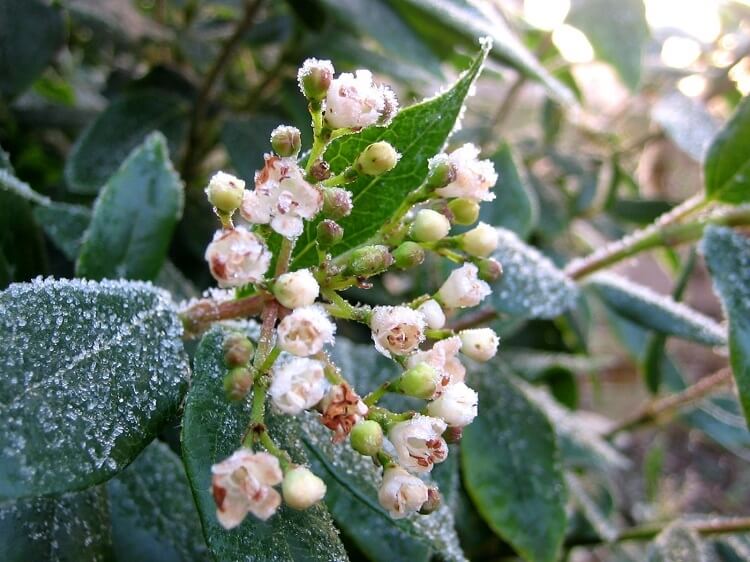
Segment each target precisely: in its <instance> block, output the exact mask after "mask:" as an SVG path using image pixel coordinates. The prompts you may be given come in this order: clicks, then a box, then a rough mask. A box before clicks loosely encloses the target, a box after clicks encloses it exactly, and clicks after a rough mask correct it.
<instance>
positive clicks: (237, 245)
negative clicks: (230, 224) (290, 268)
mask: <svg viewBox="0 0 750 562" xmlns="http://www.w3.org/2000/svg"><path fill="white" fill-rule="evenodd" d="M206 261H207V262H208V266H209V269H210V270H211V275H213V276H214V279H216V281H218V283H219V286H220V287H240V286H242V285H246V284H248V283H257V282H258V281H260V280H261V279H263V275H264V274H265V273H266V271H267V270H268V266H269V265H270V264H271V252H269V251H268V248H266V245H265V244H264V243H263V241H262V240H261V239H260V238H259V237H258V236H256V235H255V234H253V233H252V232H248V231H247V230H246V229H244V228H243V227H241V226H238V227H237V228H234V229H232V230H220V231H218V232H217V233H216V234H215V235H214V239H213V241H212V242H211V243H210V244H209V245H208V248H206Z"/></svg>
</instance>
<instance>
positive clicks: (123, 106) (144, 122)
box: [65, 90, 189, 195]
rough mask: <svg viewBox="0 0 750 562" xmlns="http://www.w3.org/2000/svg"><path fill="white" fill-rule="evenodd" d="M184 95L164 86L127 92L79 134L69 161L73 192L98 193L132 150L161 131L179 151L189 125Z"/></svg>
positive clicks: (68, 176) (67, 172)
mask: <svg viewBox="0 0 750 562" xmlns="http://www.w3.org/2000/svg"><path fill="white" fill-rule="evenodd" d="M188 111H189V109H188V104H187V102H186V100H185V99H184V98H181V97H179V96H177V95H174V94H168V93H166V92H163V91H160V90H148V91H146V90H144V91H139V92H135V93H132V94H126V95H124V96H122V97H120V98H118V99H116V100H115V101H113V102H112V103H111V104H110V105H109V106H108V107H107V109H105V110H104V112H102V113H101V115H99V117H97V119H96V121H94V122H93V123H92V124H91V125H90V126H89V127H88V128H87V129H86V131H84V132H83V134H82V135H81V136H80V137H79V138H78V140H77V141H76V143H75V145H74V146H73V149H72V150H71V152H70V155H69V157H68V160H67V162H66V163H65V181H66V182H67V185H68V189H70V191H72V192H73V193H82V194H86V195H90V194H95V193H97V192H98V191H99V188H100V187H102V186H103V185H104V184H105V182H107V180H108V179H109V178H110V176H111V175H112V174H114V173H115V172H116V171H117V169H118V168H119V167H120V165H121V163H122V161H123V160H125V158H126V157H127V156H128V154H130V153H131V151H132V150H133V149H134V148H135V147H137V146H138V145H140V144H141V143H143V141H144V139H145V138H146V137H147V136H148V135H149V134H150V133H152V132H154V131H161V132H162V133H163V134H164V136H165V137H166V138H167V140H168V142H169V149H170V151H171V152H172V153H173V154H179V148H180V141H181V139H182V138H183V137H184V134H185V131H186V125H187V116H188Z"/></svg>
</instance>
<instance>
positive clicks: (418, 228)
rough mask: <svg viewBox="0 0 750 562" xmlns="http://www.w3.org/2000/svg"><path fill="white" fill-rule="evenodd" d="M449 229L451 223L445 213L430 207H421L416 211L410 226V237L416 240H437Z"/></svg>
mask: <svg viewBox="0 0 750 562" xmlns="http://www.w3.org/2000/svg"><path fill="white" fill-rule="evenodd" d="M450 230H451V223H450V221H449V220H448V219H447V218H446V217H445V215H443V214H441V213H438V212H437V211H433V210H432V209H422V210H420V211H419V212H418V213H417V216H416V218H415V219H414V224H412V226H411V232H410V234H411V237H412V238H414V240H417V241H418V242H437V241H438V240H442V239H443V238H445V237H446V236H448V233H449V232H450Z"/></svg>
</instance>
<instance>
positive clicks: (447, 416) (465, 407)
mask: <svg viewBox="0 0 750 562" xmlns="http://www.w3.org/2000/svg"><path fill="white" fill-rule="evenodd" d="M478 403H479V397H478V396H477V393H476V392H475V391H474V390H472V389H471V388H469V387H468V386H466V384H465V383H463V382H457V383H455V384H451V385H449V386H448V387H447V388H446V389H445V391H444V392H443V393H442V394H441V395H440V396H438V397H437V398H436V399H435V400H433V401H432V402H430V403H429V404H427V413H428V414H430V415H431V416H433V417H435V418H440V419H441V420H443V421H444V422H445V423H447V424H448V425H449V426H451V427H465V426H467V425H469V424H470V423H471V422H472V421H474V418H475V417H477V404H478Z"/></svg>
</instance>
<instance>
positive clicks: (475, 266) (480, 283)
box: [206, 59, 502, 528]
mask: <svg viewBox="0 0 750 562" xmlns="http://www.w3.org/2000/svg"><path fill="white" fill-rule="evenodd" d="M298 79H299V85H300V88H301V90H302V93H303V94H304V95H305V97H306V98H307V100H308V106H309V110H310V113H311V117H312V127H313V137H314V142H313V146H312V149H311V151H310V153H309V154H308V155H307V160H306V162H305V163H304V165H303V163H302V162H300V161H299V160H298V155H299V154H300V149H301V141H300V138H301V135H300V131H299V130H298V129H295V128H294V127H289V126H282V127H278V128H277V129H276V130H274V132H273V133H272V135H271V147H272V149H273V153H269V154H267V155H266V156H265V160H264V166H263V169H262V170H260V171H259V172H257V173H256V174H255V178H254V189H252V190H250V189H246V188H245V182H244V181H243V180H241V179H239V178H236V177H234V176H232V175H230V174H227V173H224V172H218V173H217V174H215V175H214V176H213V177H212V178H211V179H210V181H209V184H208V187H207V188H206V194H207V196H208V200H209V202H210V203H211V204H212V205H213V207H214V212H215V213H216V215H217V216H218V217H219V220H220V222H221V228H220V229H219V230H218V231H217V232H216V235H215V237H214V239H213V241H212V242H211V243H210V244H209V246H208V248H207V250H206V260H207V261H208V264H209V268H210V271H211V274H212V275H213V276H214V278H215V279H216V281H217V282H218V284H219V286H220V287H224V288H236V289H237V291H238V293H237V297H238V299H250V300H252V302H254V303H258V302H260V303H261V304H262V306H261V308H260V309H258V310H256V309H253V311H254V312H253V313H254V314H257V313H258V312H260V315H261V319H262V328H261V336H260V338H259V340H258V342H257V347H256V345H254V344H253V343H252V342H251V341H250V340H249V339H247V338H246V337H245V336H243V335H237V334H233V335H231V336H228V337H227V339H226V342H225V348H224V353H225V360H226V366H227V369H228V371H227V375H226V377H225V379H224V386H225V390H226V393H227V396H228V398H229V399H231V400H248V399H251V398H250V396H251V395H252V400H253V404H254V407H253V414H252V419H251V420H250V424H249V427H248V432H247V435H246V437H245V439H244V441H243V443H242V446H241V447H240V448H239V449H238V450H237V451H236V452H235V453H234V454H233V455H231V456H230V457H229V458H227V459H225V460H223V461H221V462H219V463H217V464H215V465H214V467H213V494H214V499H215V500H216V506H217V516H218V519H219V521H220V522H221V524H222V525H223V526H225V527H226V528H231V527H234V526H236V525H238V524H240V522H241V521H242V519H243V518H244V517H245V516H246V515H247V514H248V513H251V514H253V515H254V516H255V517H258V518H260V519H264V520H265V519H268V518H269V517H271V516H272V515H273V513H275V511H276V510H277V509H278V507H279V505H280V504H281V502H282V497H283V501H284V502H285V503H286V504H287V505H289V506H290V507H291V508H293V509H306V508H308V507H310V506H312V505H313V504H315V503H316V502H318V501H320V500H321V499H322V498H323V497H324V495H325V489H326V488H325V484H324V482H323V481H322V480H321V479H320V478H318V477H317V476H315V475H314V474H313V473H312V472H311V471H310V470H309V469H308V468H306V467H304V466H298V465H295V464H293V463H292V462H291V460H290V457H289V455H288V454H287V453H286V452H284V451H283V450H282V449H281V448H279V447H278V446H277V445H276V444H275V443H274V442H273V438H272V436H271V435H270V433H269V432H268V429H267V428H266V425H265V423H264V419H263V416H264V411H265V403H266V401H268V402H270V404H271V407H273V408H274V409H275V410H276V411H278V412H281V413H283V414H287V415H298V414H301V413H302V412H304V411H314V412H317V413H318V414H319V419H320V422H321V423H322V424H323V425H324V426H325V427H326V428H328V429H330V430H331V435H332V440H333V441H334V442H336V443H338V442H342V441H345V440H346V439H349V441H350V445H351V447H352V448H353V449H354V450H356V451H357V452H359V453H360V454H362V455H365V456H368V457H371V458H372V461H373V462H374V463H375V465H377V466H379V467H382V471H383V481H382V485H381V487H380V490H379V494H378V499H379V501H380V503H381V505H382V506H383V507H384V508H385V509H386V510H387V511H388V512H389V513H390V514H391V516H392V517H394V518H401V517H405V516H407V515H409V514H412V513H415V512H420V513H430V512H431V511H434V510H435V509H437V508H438V506H439V505H440V494H439V491H438V490H437V488H436V487H434V486H431V485H429V484H428V483H426V482H425V481H424V480H423V478H424V476H425V475H426V474H427V473H429V472H430V471H431V470H432V468H433V466H434V465H435V464H436V463H440V462H443V461H444V460H445V459H446V457H447V455H448V445H447V443H448V442H455V441H457V440H458V439H459V438H460V434H461V431H462V428H463V427H465V426H466V425H468V424H469V423H471V422H472V420H473V419H474V418H475V417H476V415H477V408H478V396H477V393H476V392H475V391H474V390H472V389H471V388H470V387H469V386H468V385H467V384H466V368H465V367H464V365H463V364H462V361H461V355H464V356H466V357H469V358H471V359H473V360H476V361H488V360H490V359H491V358H492V357H493V356H494V355H495V353H496V352H497V347H498V343H499V339H498V337H497V335H496V334H495V333H494V332H493V331H492V330H491V329H489V328H476V329H465V330H460V331H456V330H452V329H450V328H449V327H448V326H449V325H448V323H447V318H448V317H450V315H451V314H453V313H454V312H455V311H456V309H463V308H467V307H474V306H477V305H479V304H480V303H481V302H482V301H483V300H484V299H485V298H486V297H487V296H488V295H489V294H490V293H491V289H490V285H489V283H488V282H491V281H493V280H496V279H497V278H498V277H499V275H501V273H502V268H501V266H500V264H499V263H498V262H497V261H495V260H493V259H492V258H491V257H490V256H491V254H492V253H493V252H494V250H495V249H496V247H497V244H498V234H497V231H496V230H495V229H494V228H492V227H491V226H489V225H487V224H484V223H479V224H478V225H477V226H475V227H474V228H472V229H470V230H468V231H466V232H464V233H462V234H457V235H453V236H451V229H452V227H453V226H454V225H464V226H468V225H472V224H474V223H476V222H477V220H478V217H479V205H480V204H481V203H482V202H483V201H491V200H492V199H494V197H495V195H494V194H493V193H492V188H493V187H494V185H495V183H496V181H497V174H496V173H495V170H494V168H493V165H492V163H491V162H490V161H488V160H480V159H479V151H478V149H477V148H476V147H474V146H473V145H470V144H467V145H464V146H462V147H460V148H458V149H457V150H455V151H453V152H451V153H449V154H439V155H437V156H435V157H434V158H432V159H431V160H430V162H429V169H428V174H427V177H426V179H425V181H424V182H423V183H422V184H421V185H415V186H414V190H413V191H412V192H411V193H410V194H409V195H408V196H407V197H406V198H405V200H404V201H403V202H402V203H401V205H400V207H399V208H398V209H397V210H396V212H395V213H394V215H393V217H392V219H391V220H390V221H388V222H387V223H386V224H385V225H383V226H382V228H381V229H380V231H379V232H378V233H377V234H376V235H375V236H374V237H373V238H372V239H371V240H369V241H368V242H366V243H365V244H362V245H361V246H358V247H356V248H353V249H350V250H348V251H347V252H335V251H334V250H335V246H336V244H337V243H338V242H340V241H341V240H342V237H343V236H344V234H345V233H344V231H343V229H342V228H341V226H340V225H339V224H338V223H337V222H336V221H338V220H340V219H341V218H342V217H344V216H347V215H348V214H349V213H351V211H352V196H351V193H350V191H349V190H347V189H346V185H347V184H349V183H351V182H353V181H355V180H356V179H357V178H358V177H360V176H377V175H381V174H384V173H387V172H388V171H390V170H392V169H393V168H394V167H396V166H397V165H398V163H399V158H400V156H399V154H398V152H397V151H396V150H395V149H394V147H392V146H391V145H390V144H388V143H387V142H383V141H381V142H377V143H374V144H371V145H369V146H367V147H366V148H365V149H364V150H363V151H362V153H361V154H360V155H359V156H358V157H357V158H355V159H354V161H353V162H352V164H351V165H350V166H349V167H348V168H346V169H345V170H342V171H340V172H339V173H337V174H336V175H332V174H331V172H330V167H329V166H328V164H327V163H326V162H325V149H326V147H327V145H328V143H329V142H331V140H332V139H334V138H336V137H338V136H341V135H344V134H351V133H352V132H354V131H357V130H359V129H361V128H363V127H368V126H385V125H387V124H388V123H389V122H390V120H391V119H392V118H393V117H394V115H395V113H396V111H397V110H398V104H397V101H396V98H395V96H394V94H393V92H392V91H391V90H390V88H388V87H386V86H382V85H376V84H375V83H374V82H373V77H372V74H371V73H370V72H369V71H366V70H358V71H356V72H355V73H353V74H349V73H343V74H341V75H339V76H338V77H335V75H334V69H333V66H332V65H331V63H330V62H329V61H319V60H316V59H309V60H308V61H306V62H305V63H304V65H303V66H302V68H301V69H300V71H299V75H298ZM236 215H239V216H236ZM313 219H316V224H314V225H313V224H310V225H309V226H307V227H306V223H309V222H310V221H312V220H313ZM235 221H237V222H238V223H240V224H237V225H235ZM306 228H307V229H308V231H309V232H314V233H315V235H316V245H317V249H318V258H319V260H318V264H317V265H316V266H314V267H309V268H305V269H297V270H292V271H290V264H291V263H292V262H291V259H290V258H291V256H293V251H294V246H295V243H296V239H297V237H299V236H300V235H301V234H302V233H303V232H304V231H305V229H306ZM273 233H276V234H278V235H281V237H282V243H281V246H280V248H279V249H278V250H277V251H276V255H275V256H274V255H273V252H272V250H271V248H273V247H274V245H273V244H271V240H270V239H269V237H271V236H272V235H273ZM428 252H432V253H434V254H436V255H438V256H442V257H445V258H447V259H450V260H451V261H453V262H456V263H459V264H460V265H459V266H458V267H456V268H455V269H454V270H453V271H452V272H451V273H450V274H449V275H448V277H447V279H445V281H444V282H443V284H442V286H440V287H439V289H438V290H437V291H435V292H434V293H432V294H427V295H423V296H421V297H419V298H417V299H416V300H414V301H411V302H409V303H405V304H402V305H399V306H374V307H369V306H364V305H353V304H351V303H349V302H348V301H346V300H345V299H344V298H343V297H342V296H341V295H340V294H339V293H340V291H342V290H345V289H347V288H349V287H352V286H359V287H367V286H368V283H367V282H366V280H367V279H368V278H370V277H373V276H375V275H378V274H380V273H383V272H385V271H388V270H389V269H391V268H395V269H399V270H407V269H410V268H414V267H416V266H418V265H419V264H421V263H422V262H423V260H424V259H425V254H426V253H428ZM274 258H275V259H274ZM272 262H275V268H274V271H273V272H269V268H270V266H271V263H272ZM247 295H250V296H249V297H248V296H247ZM232 310H241V307H236V306H235V307H234V308H232ZM334 320H339V321H354V322H360V323H362V324H365V325H366V326H367V327H368V328H369V329H370V331H371V336H372V341H373V344H374V347H375V349H376V350H377V351H378V352H379V353H381V354H383V355H384V356H386V357H388V358H390V359H392V360H393V361H394V362H395V363H396V364H397V365H398V366H399V370H400V372H399V375H398V376H397V377H395V378H394V379H393V380H391V381H389V382H387V383H385V384H384V385H382V386H381V387H380V388H378V389H375V390H373V391H372V392H370V394H368V395H365V396H361V395H360V394H358V392H357V390H356V389H355V388H353V387H352V385H351V384H350V383H349V382H347V380H346V378H345V375H346V374H345V373H342V372H341V371H340V369H339V368H338V367H337V366H336V365H335V364H334V363H333V361H332V360H331V359H330V357H329V355H328V354H327V352H326V347H327V346H332V345H334V341H335V334H336V324H335V323H334ZM388 392H391V393H399V394H403V395H407V396H411V397H414V398H418V399H421V400H423V401H424V407H423V408H422V409H421V410H420V411H406V412H393V411H390V410H388V409H386V408H384V407H382V406H380V405H378V402H379V400H380V398H382V396H383V395H385V394H386V393H388ZM261 406H262V407H261ZM279 485H280V488H281V493H279V491H277V489H276V487H277V486H279Z"/></svg>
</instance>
